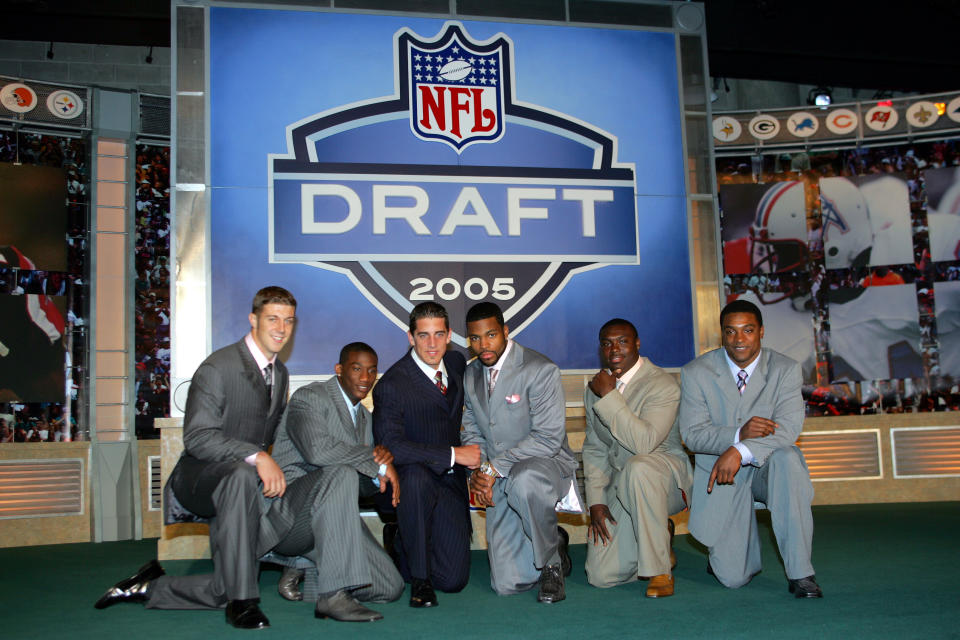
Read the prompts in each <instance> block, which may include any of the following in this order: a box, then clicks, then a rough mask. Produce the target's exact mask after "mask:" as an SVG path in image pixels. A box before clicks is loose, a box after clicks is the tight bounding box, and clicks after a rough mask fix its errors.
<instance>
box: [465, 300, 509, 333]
mask: <svg viewBox="0 0 960 640" xmlns="http://www.w3.org/2000/svg"><path fill="white" fill-rule="evenodd" d="M487 318H496V320H497V324H498V325H500V326H501V327H502V326H503V311H501V310H500V305H498V304H497V303H495V302H478V303H477V304H475V305H473V306H472V307H470V310H469V311H467V324H470V323H471V322H476V321H477V320H486V319H487Z"/></svg>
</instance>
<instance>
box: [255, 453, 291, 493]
mask: <svg viewBox="0 0 960 640" xmlns="http://www.w3.org/2000/svg"><path fill="white" fill-rule="evenodd" d="M255 464H256V465H257V475H259V476H260V481H261V482H262V483H263V495H265V496H266V497H268V498H279V497H280V496H282V495H283V492H284V491H286V490H287V479H286V478H285V477H284V475H283V470H282V469H281V468H280V467H279V466H277V463H276V462H274V460H273V458H271V457H270V454H269V453H267V452H266V451H261V452H260V453H258V454H257V458H256V461H255Z"/></svg>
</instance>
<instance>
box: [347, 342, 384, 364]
mask: <svg viewBox="0 0 960 640" xmlns="http://www.w3.org/2000/svg"><path fill="white" fill-rule="evenodd" d="M358 351H359V352H361V353H369V354H370V355H372V356H373V357H374V358H376V357H377V352H376V351H374V350H373V347H371V346H370V345H368V344H367V343H366V342H351V343H350V344H348V345H345V346H344V347H343V349H340V364H341V365H345V364H347V358H349V357H350V354H351V353H356V352H358Z"/></svg>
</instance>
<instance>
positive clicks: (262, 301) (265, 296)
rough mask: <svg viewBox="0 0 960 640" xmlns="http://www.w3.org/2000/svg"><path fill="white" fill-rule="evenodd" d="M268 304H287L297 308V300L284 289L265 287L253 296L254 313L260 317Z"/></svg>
mask: <svg viewBox="0 0 960 640" xmlns="http://www.w3.org/2000/svg"><path fill="white" fill-rule="evenodd" d="M268 304H285V305H289V306H291V307H293V308H294V309H296V308H297V299H296V298H294V297H293V294H292V293H290V292H289V291H287V290H286V289H284V288H283V287H264V288H263V289H260V291H257V293H256V295H255V296H253V305H252V312H253V313H254V314H256V315H260V311H261V310H262V309H263V307H264V306H266V305H268Z"/></svg>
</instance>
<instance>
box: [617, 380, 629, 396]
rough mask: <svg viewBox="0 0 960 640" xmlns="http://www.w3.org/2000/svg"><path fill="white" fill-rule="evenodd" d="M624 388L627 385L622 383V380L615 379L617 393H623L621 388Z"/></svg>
mask: <svg viewBox="0 0 960 640" xmlns="http://www.w3.org/2000/svg"><path fill="white" fill-rule="evenodd" d="M625 386H627V385H626V384H624V383H623V380H621V379H619V378H617V391H619V392H620V393H623V388H624V387H625Z"/></svg>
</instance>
